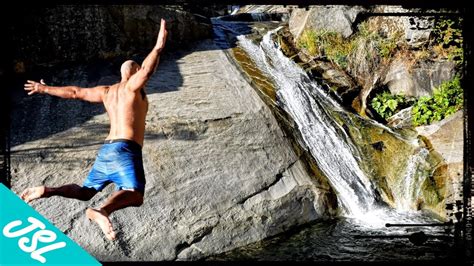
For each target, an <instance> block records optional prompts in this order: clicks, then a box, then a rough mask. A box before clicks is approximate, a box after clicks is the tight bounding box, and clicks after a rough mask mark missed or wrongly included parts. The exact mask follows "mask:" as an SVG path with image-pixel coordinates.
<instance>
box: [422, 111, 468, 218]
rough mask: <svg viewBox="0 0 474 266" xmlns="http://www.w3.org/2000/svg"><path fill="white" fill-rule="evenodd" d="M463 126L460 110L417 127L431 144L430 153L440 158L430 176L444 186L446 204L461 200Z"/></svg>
mask: <svg viewBox="0 0 474 266" xmlns="http://www.w3.org/2000/svg"><path fill="white" fill-rule="evenodd" d="M463 129H464V118H463V111H462V110H461V111H458V112H456V113H455V114H453V115H451V116H449V117H447V118H445V119H443V120H441V121H439V122H436V123H433V124H432V125H429V126H420V127H416V131H417V132H418V134H420V135H421V136H422V137H423V138H424V140H425V142H426V143H427V145H428V146H429V147H430V153H432V154H433V155H436V156H438V157H440V159H441V163H440V164H439V165H438V166H437V168H436V169H435V171H434V173H433V179H434V181H436V183H437V184H442V185H444V186H445V188H444V189H443V190H442V192H444V196H445V199H446V203H454V202H455V201H457V200H461V202H462V183H463V171H464V169H463V165H464V160H463V148H464V138H463ZM442 207H443V206H442ZM450 218H452V217H450Z"/></svg>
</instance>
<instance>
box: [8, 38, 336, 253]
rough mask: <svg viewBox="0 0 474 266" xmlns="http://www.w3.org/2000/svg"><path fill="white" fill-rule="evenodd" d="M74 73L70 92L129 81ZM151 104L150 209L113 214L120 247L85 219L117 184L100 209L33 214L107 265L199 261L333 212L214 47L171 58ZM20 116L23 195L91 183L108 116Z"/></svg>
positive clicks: (30, 109)
mask: <svg viewBox="0 0 474 266" xmlns="http://www.w3.org/2000/svg"><path fill="white" fill-rule="evenodd" d="M117 70H118V69H117ZM68 73H69V74H68V75H66V74H64V73H62V74H61V73H59V74H61V75H63V76H64V77H70V79H66V78H64V79H62V82H63V83H67V82H71V83H75V84H76V85H81V86H94V85H96V84H98V83H107V82H114V81H115V82H116V81H118V76H117V74H118V71H117V72H115V70H114V71H108V70H105V69H98V70H97V69H96V70H94V71H93V73H94V75H97V73H104V75H105V77H102V78H96V79H95V81H91V79H90V77H88V76H87V73H86V74H84V75H82V74H78V72H75V71H74V69H70V71H69V72H68ZM89 74H90V73H89ZM99 76H100V75H99ZM88 78H89V79H88ZM52 80H58V78H56V79H52ZM147 93H148V99H149V102H150V105H149V111H148V116H147V125H146V136H145V143H144V148H143V153H144V168H145V174H146V179H147V185H146V190H145V202H144V204H143V205H142V206H141V207H139V208H135V207H133V208H127V209H124V210H120V211H117V212H115V213H113V214H112V215H111V220H112V222H113V224H114V228H115V230H116V231H117V233H118V240H117V241H115V242H109V241H107V240H106V239H105V237H104V236H103V234H102V232H101V231H100V229H99V228H98V226H96V225H95V224H91V223H89V222H88V221H87V219H86V217H85V215H84V211H85V210H86V208H87V207H89V206H92V207H99V206H100V205H101V203H102V202H103V201H104V200H105V199H106V198H107V196H108V195H109V194H110V193H111V192H112V191H113V189H114V186H113V185H111V186H108V187H107V188H106V189H104V191H102V192H101V193H98V194H97V195H96V196H95V197H94V198H93V199H92V200H91V201H90V202H81V201H77V200H73V199H64V198H61V197H51V198H47V199H40V200H37V201H34V202H32V203H31V205H32V206H33V207H34V208H35V209H36V210H37V211H39V212H40V213H41V214H42V215H44V216H45V217H46V218H47V219H49V220H50V221H51V222H52V223H53V224H54V225H56V226H57V227H58V228H59V229H60V230H62V231H64V232H65V233H66V234H67V235H68V236H69V237H70V238H71V239H73V240H74V241H75V242H77V243H78V244H79V245H80V246H82V247H83V248H84V249H85V250H87V251H88V252H89V253H90V254H92V255H93V256H94V257H96V258H97V259H99V260H101V261H116V260H119V261H127V260H134V261H142V260H144V261H155V260H175V259H179V260H194V259H199V258H202V257H206V256H209V255H212V254H217V253H221V252H224V251H228V250H231V249H233V248H235V247H238V246H242V245H246V244H249V243H251V242H254V241H258V240H260V239H263V238H265V237H268V236H272V235H275V234H278V233H280V232H283V231H286V230H288V229H290V228H292V227H294V226H297V225H301V224H304V223H307V222H309V221H314V220H317V219H323V218H327V217H328V216H329V215H330V214H331V213H333V211H334V210H331V209H330V208H328V207H327V206H326V205H328V204H326V201H327V198H328V196H329V194H330V192H328V190H326V189H323V188H321V187H320V186H319V184H317V182H316V181H315V179H312V178H311V177H310V176H309V175H308V174H307V172H306V170H305V168H304V167H303V164H302V163H301V161H300V159H299V158H298V157H297V156H296V155H295V152H294V151H293V150H292V148H291V145H290V144H289V141H288V139H287V138H286V137H285V136H284V134H283V133H282V131H281V130H280V128H279V127H278V124H277V122H276V120H275V118H274V117H273V116H272V114H271V111H270V110H269V109H268V107H266V106H265V105H264V104H263V102H262V101H261V100H260V99H259V97H258V96H257V94H256V92H255V91H254V90H253V89H252V88H251V87H250V85H249V84H248V83H247V81H245V80H244V79H243V78H242V77H241V76H240V74H239V72H238V71H237V70H236V69H235V67H234V66H233V65H232V64H230V62H229V61H228V59H227V57H226V56H225V54H224V53H223V52H222V51H221V50H218V49H217V47H216V46H215V45H214V44H213V43H212V41H203V42H200V43H198V44H196V45H195V46H194V47H192V48H191V49H190V50H185V51H177V52H174V53H170V54H168V55H164V56H163V57H162V59H161V64H160V66H159V67H158V70H157V72H156V73H155V74H154V76H153V77H152V80H150V82H149V84H148V86H147ZM15 108H16V110H15V111H14V112H13V113H12V120H13V121H14V123H13V126H14V128H13V133H12V134H13V135H16V136H17V137H16V138H19V139H16V140H15V143H17V144H16V145H15V146H13V147H12V155H11V163H12V175H13V179H12V185H13V188H12V189H13V191H14V192H16V193H20V192H21V191H22V190H23V189H25V188H27V187H30V186H38V185H46V186H59V185H62V184H67V183H77V184H82V182H83V180H84V178H85V177H86V175H87V174H88V172H89V170H90V168H91V167H92V164H93V162H94V160H95V156H96V153H97V151H98V149H99V148H100V146H101V143H102V141H103V139H104V138H105V137H106V135H107V132H108V119H107V115H106V114H105V113H104V109H103V107H102V106H100V105H92V106H91V104H89V103H84V102H78V101H74V100H63V99H58V98H55V97H50V96H46V95H35V96H31V97H27V98H25V99H23V100H22V102H20V103H19V104H17V105H16V106H15ZM71 114H73V115H71ZM68 121H69V122H68ZM71 121H72V122H74V123H72V124H68V123H71ZM62 123H64V124H66V126H64V125H63V124H62ZM57 127H60V128H61V127H64V128H62V130H59V131H58V130H55V128H57ZM25 129H26V132H25ZM37 131H38V132H42V133H41V134H39V133H38V135H37V136H34V137H29V135H35V132H37ZM47 133H49V134H47Z"/></svg>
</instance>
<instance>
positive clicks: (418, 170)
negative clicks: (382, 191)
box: [394, 148, 429, 211]
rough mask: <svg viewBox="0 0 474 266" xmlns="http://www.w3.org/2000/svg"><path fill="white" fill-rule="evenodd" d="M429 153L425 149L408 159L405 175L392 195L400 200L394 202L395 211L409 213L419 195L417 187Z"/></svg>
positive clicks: (419, 187)
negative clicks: (398, 196)
mask: <svg viewBox="0 0 474 266" xmlns="http://www.w3.org/2000/svg"><path fill="white" fill-rule="evenodd" d="M428 154H429V151H428V150H427V149H425V148H422V149H420V151H419V152H418V153H416V154H414V155H412V156H410V158H409V159H408V165H407V167H406V172H405V175H404V176H403V178H402V179H400V180H401V183H400V184H399V185H398V186H397V188H396V189H397V190H398V191H397V192H396V193H394V195H400V198H398V199H396V200H395V203H396V204H397V209H398V210H402V211H410V210H411V209H413V208H412V204H413V202H414V200H415V198H416V196H418V194H419V193H420V189H421V186H419V184H420V183H421V182H420V179H421V178H422V177H423V171H424V167H423V166H424V165H425V164H426V157H427V156H428Z"/></svg>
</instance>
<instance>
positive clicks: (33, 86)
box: [25, 80, 108, 103]
mask: <svg viewBox="0 0 474 266" xmlns="http://www.w3.org/2000/svg"><path fill="white" fill-rule="evenodd" d="M107 88H108V86H97V87H93V88H81V87H77V86H63V87H58V86H48V85H46V84H45V83H44V81H43V80H40V82H36V81H32V80H28V81H27V83H25V90H26V91H29V92H28V95H32V94H35V93H46V94H49V95H53V96H57V97H61V98H65V99H78V100H83V101H88V102H92V103H101V102H102V100H103V96H104V93H105V91H106V89H107Z"/></svg>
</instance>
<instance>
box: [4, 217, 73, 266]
mask: <svg viewBox="0 0 474 266" xmlns="http://www.w3.org/2000/svg"><path fill="white" fill-rule="evenodd" d="M28 222H29V223H30V225H28V226H26V227H25V226H23V227H21V225H22V221H20V220H16V221H13V222H10V223H8V224H7V225H5V227H3V232H2V233H3V235H4V236H6V237H8V238H17V237H21V236H23V237H21V238H20V239H18V246H19V247H20V249H21V250H23V251H24V252H27V253H31V254H30V256H31V258H32V259H35V260H38V261H40V262H41V263H45V262H46V258H45V257H43V254H45V253H46V252H49V251H52V250H55V249H60V248H64V247H65V246H66V242H57V243H54V244H50V245H46V246H43V247H41V248H39V245H38V242H41V243H52V242H54V241H55V240H56V238H57V237H56V234H55V233H54V232H53V231H50V230H46V229H45V228H46V226H45V225H44V224H43V223H42V222H41V221H39V220H38V219H36V218H34V217H28ZM35 230H36V232H35V233H34V234H33V237H32V238H31V239H29V238H28V237H25V236H24V235H26V234H28V233H30V232H32V231H35Z"/></svg>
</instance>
